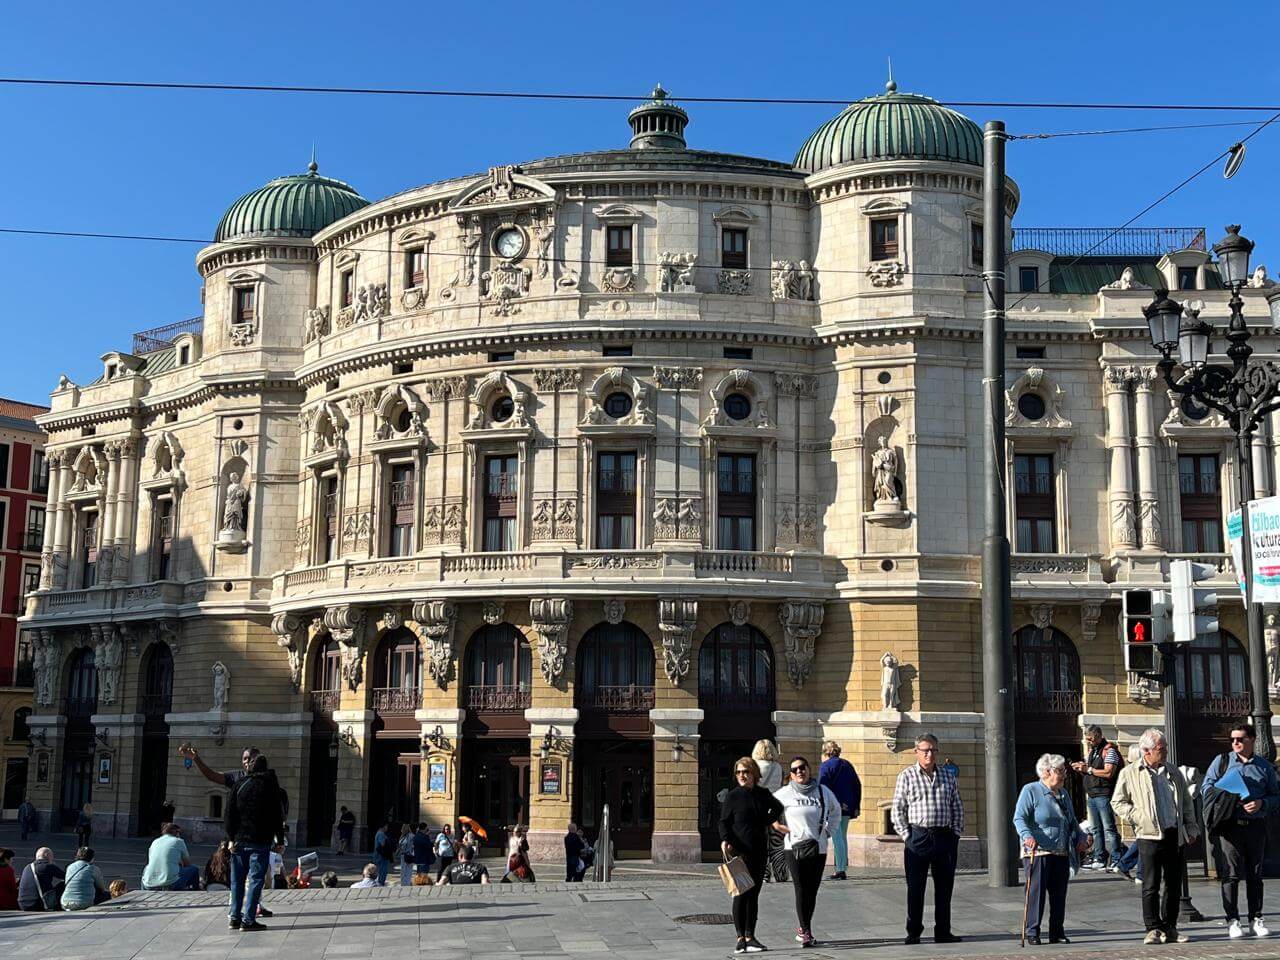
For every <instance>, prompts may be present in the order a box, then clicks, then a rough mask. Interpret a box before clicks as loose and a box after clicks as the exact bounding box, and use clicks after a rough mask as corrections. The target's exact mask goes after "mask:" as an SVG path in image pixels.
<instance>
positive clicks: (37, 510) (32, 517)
mask: <svg viewBox="0 0 1280 960" xmlns="http://www.w3.org/2000/svg"><path fill="white" fill-rule="evenodd" d="M22 548H23V549H24V550H30V551H38V550H41V549H43V548H44V507H40V506H35V505H32V506H29V507H27V532H26V534H25V535H24V536H23V544H22Z"/></svg>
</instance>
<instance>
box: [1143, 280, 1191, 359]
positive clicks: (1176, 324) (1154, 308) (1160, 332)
mask: <svg viewBox="0 0 1280 960" xmlns="http://www.w3.org/2000/svg"><path fill="white" fill-rule="evenodd" d="M1142 315H1143V316H1144V317H1146V318H1147V326H1148V327H1149V328H1150V330H1151V345H1152V346H1153V347H1155V348H1156V349H1157V350H1159V351H1160V353H1161V354H1162V355H1163V356H1165V357H1168V356H1169V354H1170V353H1171V352H1172V351H1173V348H1174V347H1176V346H1177V345H1178V336H1179V332H1180V322H1181V320H1182V304H1180V303H1178V302H1177V301H1176V300H1171V299H1170V298H1169V291H1168V290H1157V291H1156V298H1155V299H1154V300H1152V301H1151V303H1149V304H1147V306H1145V307H1143V308H1142Z"/></svg>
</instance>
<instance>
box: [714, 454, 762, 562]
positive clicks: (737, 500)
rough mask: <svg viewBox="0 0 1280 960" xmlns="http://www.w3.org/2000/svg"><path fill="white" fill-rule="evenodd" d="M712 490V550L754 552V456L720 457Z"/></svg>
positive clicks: (722, 455) (724, 455)
mask: <svg viewBox="0 0 1280 960" xmlns="http://www.w3.org/2000/svg"><path fill="white" fill-rule="evenodd" d="M716 490H717V497H716V528H717V529H716V533H717V536H716V546H717V547H718V548H719V549H721V550H755V549H756V458H755V455H754V454H747V453H722V454H720V456H719V458H718V463H717V465H716Z"/></svg>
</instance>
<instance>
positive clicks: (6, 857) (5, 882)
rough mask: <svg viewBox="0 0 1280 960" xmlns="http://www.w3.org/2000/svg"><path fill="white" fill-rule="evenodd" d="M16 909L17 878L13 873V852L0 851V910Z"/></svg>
mask: <svg viewBox="0 0 1280 960" xmlns="http://www.w3.org/2000/svg"><path fill="white" fill-rule="evenodd" d="M17 909H18V877H17V875H16V874H15V873H14V872H13V851H12V850H8V849H5V850H0V910H17Z"/></svg>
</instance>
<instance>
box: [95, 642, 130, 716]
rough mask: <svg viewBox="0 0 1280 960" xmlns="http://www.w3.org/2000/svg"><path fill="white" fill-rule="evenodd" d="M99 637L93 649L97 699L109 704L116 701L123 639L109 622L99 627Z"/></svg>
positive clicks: (122, 658)
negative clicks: (96, 673)
mask: <svg viewBox="0 0 1280 960" xmlns="http://www.w3.org/2000/svg"><path fill="white" fill-rule="evenodd" d="M95 632H96V631H95ZM99 638H100V639H98V641H97V644H96V649H95V650H94V667H95V668H96V669H97V671H98V699H99V700H100V701H101V702H102V703H104V704H111V703H115V702H116V700H117V692H118V690H119V689H120V666H121V664H123V663H124V641H123V640H121V638H120V632H119V630H118V629H117V628H116V627H114V626H111V625H110V624H106V625H103V626H102V627H101V632H100V633H99Z"/></svg>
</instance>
